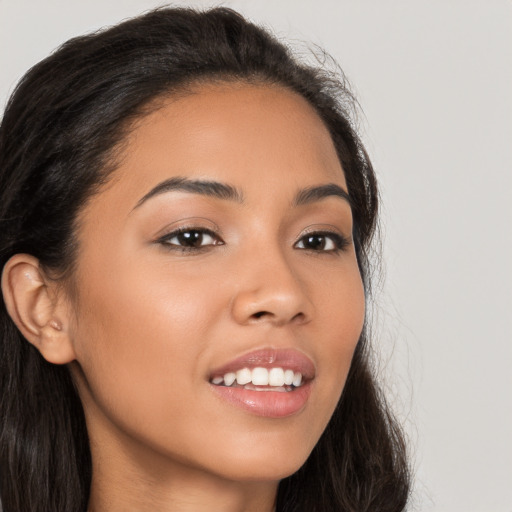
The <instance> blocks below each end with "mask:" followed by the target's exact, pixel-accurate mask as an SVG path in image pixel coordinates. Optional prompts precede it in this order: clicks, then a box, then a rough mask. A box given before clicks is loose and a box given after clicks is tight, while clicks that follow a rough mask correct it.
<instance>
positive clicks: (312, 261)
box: [3, 83, 364, 512]
mask: <svg viewBox="0 0 512 512" xmlns="http://www.w3.org/2000/svg"><path fill="white" fill-rule="evenodd" d="M173 177H186V178H191V179H202V180H215V181H218V182H222V183H227V184H229V185H230V186H232V187H235V188H236V189H237V190H239V191H240V193H241V194H242V195H243V203H241V202H239V201H235V200H228V199H219V198H216V197H207V196H204V195H202V194H197V193H191V192H186V191H176V190H174V191H169V192H166V193H161V194H157V195H154V196H153V197H151V198H149V199H147V200H146V201H144V202H143V203H142V204H139V202H140V200H141V198H143V197H144V196H145V194H147V193H148V192H149V191H150V190H152V189H153V188H154V187H155V186H156V185H158V184H159V183H161V182H162V181H164V180H167V179H169V178H173ZM329 183H332V184H336V185H338V186H339V187H341V188H342V189H344V190H347V185H346V182H345V178H344V175H343V170H342V168H341V165H340V163H339V160H338V158H337V155H336V152H335V149H334V146H333V143H332V140H331V137H330V135H329V133H328V131H327V130H326V128H325V127H324V125H323V123H322V121H321V120H320V118H319V117H318V115H317V114H316V113H315V111H314V110H313V109H312V107H311V106H310V105H309V104H308V103H307V102H306V101H305V100H304V99H303V98H301V97H300V96H298V95H296V94H294V93H292V92H290V91H288V90H285V89H283V88H279V87H276V86H272V87H270V86H264V85H260V86H258V85H247V84H233V83H231V84H212V85H207V86H206V85H203V86H201V87H200V88H199V87H198V88H197V89H196V90H195V91H194V92H193V93H192V94H188V95H185V96H181V97H180V98H178V99H177V98H170V99H169V101H166V102H164V104H163V106H161V107H160V108H158V109H157V110H156V111H154V112H152V113H151V114H149V115H148V116H146V117H144V118H143V119H141V120H139V121H138V122H137V123H136V124H135V126H134V127H133V130H132V131H131V133H130V135H129V136H128V139H127V140H126V141H125V143H124V144H123V145H122V159H121V163H120V165H119V167H118V169H117V170H116V171H115V173H114V176H113V179H112V180H111V181H110V182H109V184H108V185H107V186H105V188H104V189H103V190H102V191H100V192H99V193H98V194H97V195H95V196H94V197H92V198H91V200H90V201H89V203H88V204H87V206H86V208H85V209H84V210H83V211H82V213H81V215H80V218H79V229H78V240H79V244H80V245H79V247H80V250H79V252H78V257H77V258H78V259H77V262H76V263H77V265H76V271H75V273H74V275H73V277H72V280H73V287H72V288H73V290H75V291H74V293H69V288H66V287H58V288H56V287H55V285H54V284H52V283H51V282H50V281H49V280H48V279H45V277H44V274H42V272H41V270H40V269H39V268H38V266H37V261H34V260H33V259H31V257H29V256H27V255H17V256H16V257H15V258H13V259H12V260H11V261H10V262H9V264H8V265H7V266H6V269H7V270H6V271H5V273H6V274H7V276H4V285H3V286H4V290H5V295H6V297H7V299H6V303H7V305H8V307H9V310H10V312H11V314H12V316H13V318H14V319H15V321H16V323H17V324H18V326H19V327H20V329H21V330H22V332H23V333H24V334H25V336H26V337H27V339H29V341H31V342H32V343H34V345H36V346H37V347H38V348H39V350H41V353H42V354H43V356H44V357H46V358H47V359H48V360H50V361H51V362H56V363H61V364H62V363H69V365H70V368H71V370H72V374H73V376H74V379H75V381H76V382H77V385H78V389H79V393H80V396H81V399H82V401H83V404H84V410H85V414H86V419H87V426H88V430H89V435H90V441H91V450H92V456H93V480H92V491H91V499H90V508H89V511H90V512H93V511H94V512H100V511H109V512H117V511H124V510H132V511H150V510H151V511H153V510H159V511H163V512H165V511H171V510H172V511H173V512H176V511H180V512H185V511H189V510H193V511H195V512H197V511H202V510H205V511H206V510H208V511H209V510H212V504H215V507H214V508H215V510H216V511H220V512H241V511H259V512H261V511H271V510H273V508H274V500H275V494H276V490H277V485H278V482H279V480H280V479H282V478H284V477H286V476H288V475H290V474H292V473H293V472H295V471H296V470H297V469H298V468H299V467H300V466H301V465H302V464H303V463H304V461H305V460H306V458H307V457H308V455H309V453H310V452H311V450H312V449H313V447H314V445H315V444H316V442H317V441H318V439H319V437H320V435H321V434H322V432H323V430H324V429H325V426H326V425H327V423H328V421H329V419H330V417H331V415H332V413H333V410H334V407H335V405H336V403H337V402H338V399H339V397H340V394H341V392H342V389H343V386H344V382H345V378H346V375H347V372H348V370H349V367H350V362H351V359H352V355H353V352H354V349H355V346H356V344H357V340H358V338H359V335H360V332H361V329H362V324H363V319H364V293H363V286H362V282H361V278H360V274H359V270H358V266H357V261H356V256H355V251H354V246H353V244H352V241H351V232H352V214H351V210H350V206H349V204H348V202H347V201H346V200H344V199H343V198H340V197H337V196H329V197H325V198H322V199H318V200H315V201H313V202H310V203H308V204H305V205H302V206H296V205H294V204H293V199H294V197H295V196H296V194H297V193H298V191H300V190H301V189H305V188H308V187H312V186H318V185H325V184H329ZM138 204H139V205H138ZM137 205H138V206H137ZM177 228H195V229H200V228H206V229H208V230H210V231H212V232H214V233H215V235H214V236H211V237H210V238H209V237H207V236H205V237H204V238H203V243H204V245H202V246H201V247H200V248H199V249H198V248H195V249H194V248H192V249H191V250H188V251H183V250H181V248H180V247H179V246H178V245H176V244H177V243H178V239H177V238H176V237H174V238H171V237H169V238H168V239H167V240H166V241H165V242H164V241H162V240H161V238H162V236H164V235H166V234H168V233H170V232H172V231H173V230H175V229H177ZM324 231H332V232H333V233H334V235H333V236H328V237H327V238H325V239H324V240H325V242H326V244H327V245H325V247H323V246H320V247H323V249H322V248H318V247H317V246H315V248H311V247H310V246H306V245H305V244H304V236H305V234H307V233H311V232H324ZM336 234H337V235H339V236H342V237H344V238H345V239H346V246H345V247H343V248H341V249H339V250H336V249H335V248H334V249H333V248H332V247H334V246H333V245H332V242H333V240H335V237H336ZM173 244H174V245H173ZM36 292H37V293H36ZM268 347H272V348H294V349H296V350H298V351H300V352H302V353H304V354H305V355H307V356H308V357H309V358H310V359H311V360H312V361H313V363H314V365H315V370H316V374H315V379H314V381H313V382H312V389H311V396H310V398H309V400H308V401H307V403H306V405H305V407H304V408H303V409H302V410H300V411H299V412H298V413H296V414H293V415H291V416H288V417H285V418H279V419H276V418H265V417H261V416H257V415H254V414H251V413H250V412H248V411H246V410H243V409H240V408H238V407H236V406H234V405H232V404H230V403H228V402H226V401H224V400H222V399H219V397H218V396H216V395H215V394H214V393H213V392H212V389H211V387H212V386H211V384H209V382H208V377H209V375H210V372H211V370H212V369H213V368H215V367H219V366H221V365H223V364H225V363H227V362H229V361H231V360H232V359H234V358H236V357H238V356H240V355H242V354H244V353H247V352H250V351H252V350H256V349H261V348H268Z"/></svg>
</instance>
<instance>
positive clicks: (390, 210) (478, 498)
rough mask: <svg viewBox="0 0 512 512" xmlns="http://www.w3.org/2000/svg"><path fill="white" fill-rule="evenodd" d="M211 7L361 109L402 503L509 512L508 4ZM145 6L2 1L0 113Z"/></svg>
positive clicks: (288, 2)
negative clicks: (403, 481)
mask: <svg viewBox="0 0 512 512" xmlns="http://www.w3.org/2000/svg"><path fill="white" fill-rule="evenodd" d="M181 3H182V4H183V3H184V2H181ZM214 3H218V2H211V1H203V2H200V1H194V2H188V5H201V6H207V5H212V4H214ZM224 4H225V5H228V6H232V7H234V8H237V9H239V10H240V11H242V12H243V13H245V14H246V15H248V16H250V17H251V18H252V19H254V20H255V21H258V22H261V23H264V24H266V25H269V26H272V27H273V28H274V29H275V30H276V31H277V32H278V33H279V34H280V35H281V36H283V37H285V38H288V39H290V38H291V39H294V40H302V41H304V40H305V41H312V42H314V43H317V44H319V45H321V46H323V47H325V48H326V49H327V50H328V51H329V52H330V53H331V54H333V55H334V56H335V58H336V59H337V60H338V61H339V62H340V64H341V65H342V67H343V68H344V70H345V71H346V73H347V74H348V76H349V78H350V80H351V82H352V83H353V84H354V86H355V90H356V92H357V95H358V97H359V100H360V103H361V105H362V106H363V109H364V112H365V116H366V117H365V119H363V126H362V128H363V130H364V138H365V141H366V142H367V145H368V148H369V150H370V153H371V155H372V157H373V160H374V164H375V166H376V168H377V171H378V173H379V175H380V178H381V190H382V200H383V234H384V252H385V261H386V276H387V277H386V282H385V287H384V292H383V293H382V294H381V296H380V299H379V304H380V308H379V314H378V318H377V320H378V323H379V325H380V332H381V337H380V343H381V344H382V347H383V353H384V357H383V359H384V361H387V360H388V359H389V361H388V363H387V366H386V368H385V369H386V373H387V380H388V386H389V388H390V391H391V392H392V393H393V394H394V399H395V402H396V404H397V407H398V410H399V412H400V414H401V416H402V417H403V418H404V421H405V423H406V427H407V430H408V432H409V435H410V437H411V442H412V445H413V448H414V452H415V454H416V470H417V483H416V498H415V500H416V506H415V508H414V509H415V510H421V511H430V510H433V511H436V512H511V511H512V440H511V436H512V403H511V390H512V371H511V366H512V335H511V332H512V292H511V290H512V270H511V263H510V262H511V261H512V229H511V224H512V207H511V202H510V198H509V196H510V193H511V191H512V150H511V146H512V144H511V143H512V95H511V92H510V91H512V36H511V34H512V30H511V29H512V3H511V2H510V1H507V0H480V1H474V0H473V1H469V0H465V1H462V0H459V1H453V0H429V1H421V2H420V1H417V0H401V1H400V0H373V1H369V0H359V1H355V0H316V1H297V0H295V1H294V0H281V1H276V0H253V1H249V0H245V1H244V0H232V1H226V2H224ZM156 5H158V2H155V1H150V0H145V1H144V0H109V1H108V2H107V1H104V0H88V1H78V0H0V70H1V72H0V106H2V107H1V108H3V105H4V104H5V99H6V97H7V95H8V93H9V91H11V90H12V88H13V86H14V84H15V82H16V81H17V79H18V78H19V77H20V76H21V74H22V73H23V72H24V71H25V70H26V69H27V68H28V67H29V66H31V65H32V64H34V63H35V62H37V61H38V60H39V59H41V58H43V57H44V56H46V55H47V54H48V52H49V51H50V50H51V49H53V48H55V47H56V46H57V45H58V44H59V43H61V42H63V41H64V40H65V39H67V38H69V37H71V36H73V35H78V34H81V33H83V32H86V31H89V30H91V29H95V28H99V27H101V26H103V25H105V24H111V23H115V22H116V21H118V20H120V19H122V18H125V17H129V16H132V15H135V14H137V13H140V12H142V11H143V10H146V9H148V8H151V7H153V6H156ZM377 341H378V342H379V340H377Z"/></svg>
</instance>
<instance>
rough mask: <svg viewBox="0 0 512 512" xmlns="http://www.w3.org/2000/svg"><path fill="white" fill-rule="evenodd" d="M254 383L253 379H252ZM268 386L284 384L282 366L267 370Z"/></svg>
mask: <svg viewBox="0 0 512 512" xmlns="http://www.w3.org/2000/svg"><path fill="white" fill-rule="evenodd" d="M253 383H254V381H253ZM268 384H269V386H277V387H281V386H283V385H284V370H283V369H282V368H272V369H271V370H270V371H269V372H268Z"/></svg>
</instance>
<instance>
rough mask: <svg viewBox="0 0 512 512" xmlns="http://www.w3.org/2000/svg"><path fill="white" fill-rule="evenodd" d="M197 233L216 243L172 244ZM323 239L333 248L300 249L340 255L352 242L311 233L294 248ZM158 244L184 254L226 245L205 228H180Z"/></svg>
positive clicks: (324, 233) (330, 234) (331, 234)
mask: <svg viewBox="0 0 512 512" xmlns="http://www.w3.org/2000/svg"><path fill="white" fill-rule="evenodd" d="M187 233H188V234H191V233H196V234H199V235H200V236H201V241H202V238H204V236H205V235H207V236H209V237H211V238H212V239H213V240H214V243H209V244H205V245H200V246H197V247H194V246H186V245H178V244H174V243H170V242H171V240H172V239H173V238H176V237H178V236H180V235H186V234H187ZM315 237H316V238H317V239H318V238H322V239H324V242H325V243H327V245H328V241H329V240H330V241H331V243H332V245H333V248H329V249H320V250H317V249H311V248H309V249H308V248H307V247H299V249H301V250H306V251H310V252H314V253H328V254H338V253H339V252H340V251H343V250H344V249H345V248H346V247H347V246H348V245H350V240H349V239H348V238H346V237H344V236H343V235H341V234H339V233H335V232H333V231H326V230H324V231H312V232H310V233H306V234H305V235H303V236H301V238H299V240H298V241H297V242H295V244H294V247H296V246H297V245H298V244H299V243H302V244H303V245H304V241H305V240H306V239H307V238H315ZM156 242H157V243H159V244H162V245H164V246H166V248H167V249H169V250H172V251H178V252H182V253H199V252H202V251H205V250H208V248H210V247H211V246H215V245H224V241H223V240H222V239H221V238H220V237H219V235H218V234H217V233H215V232H214V231H212V230H210V229H208V228H204V227H187V228H180V229H177V230H175V231H172V232H170V233H168V234H166V235H164V236H162V237H161V238H159V239H158V240H156Z"/></svg>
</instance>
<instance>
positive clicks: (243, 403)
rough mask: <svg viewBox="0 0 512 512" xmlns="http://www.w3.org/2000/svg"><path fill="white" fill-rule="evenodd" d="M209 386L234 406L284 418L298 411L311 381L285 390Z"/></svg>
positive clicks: (303, 402)
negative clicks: (254, 389) (291, 389)
mask: <svg viewBox="0 0 512 512" xmlns="http://www.w3.org/2000/svg"><path fill="white" fill-rule="evenodd" d="M211 387H212V388H213V391H214V392H215V393H216V394H217V395H218V396H220V397H221V398H223V399H224V400H226V401H227V402H229V403H230V404H232V405H234V406H235V407H240V408H241V409H244V410H246V411H248V412H250V413H252V414H254V415H256V416H263V417H266V418H285V417H286V416H291V415H292V414H296V413H298V412H300V411H301V410H302V409H303V408H304V406H305V405H306V402H307V401H308V398H309V395H310V394H311V381H309V382H306V383H304V384H303V385H302V386H300V387H298V388H295V389H294V390H293V391H287V392H280V391H253V390H249V389H244V388H239V387H228V386H216V385H214V384H211Z"/></svg>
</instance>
